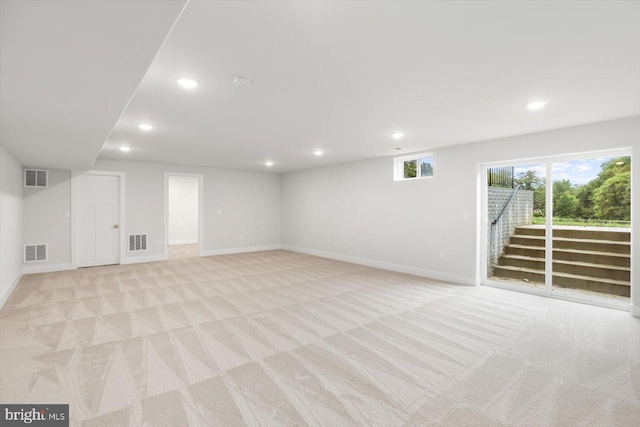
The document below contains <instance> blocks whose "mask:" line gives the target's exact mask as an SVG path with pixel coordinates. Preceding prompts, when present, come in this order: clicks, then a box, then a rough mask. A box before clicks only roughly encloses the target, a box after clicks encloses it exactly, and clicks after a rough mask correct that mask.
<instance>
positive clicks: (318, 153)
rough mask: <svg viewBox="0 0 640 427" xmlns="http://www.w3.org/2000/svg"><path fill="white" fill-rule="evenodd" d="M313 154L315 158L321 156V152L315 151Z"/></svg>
mask: <svg viewBox="0 0 640 427" xmlns="http://www.w3.org/2000/svg"><path fill="white" fill-rule="evenodd" d="M313 154H314V155H316V156H322V150H316V151H314V152H313Z"/></svg>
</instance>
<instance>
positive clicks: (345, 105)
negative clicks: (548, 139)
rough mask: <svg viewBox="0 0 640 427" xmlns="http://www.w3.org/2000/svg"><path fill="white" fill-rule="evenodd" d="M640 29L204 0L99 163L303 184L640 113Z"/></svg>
mask: <svg viewBox="0 0 640 427" xmlns="http://www.w3.org/2000/svg"><path fill="white" fill-rule="evenodd" d="M639 22H640V3H638V2H590V1H583V2H577V1H568V2H559V1H555V2H538V1H532V2H525V1H516V2H505V1H496V2H477V1H471V2H452V1H446V2H436V1H425V2H399V1H393V2H373V1H370V2H330V1H323V2H242V1H238V2H191V3H190V4H189V5H188V6H187V8H186V10H185V12H184V14H183V15H182V17H181V18H180V20H179V22H178V24H177V25H176V27H175V28H174V30H173V31H172V33H171V35H170V37H169V39H168V41H167V43H166V44H165V45H164V47H163V48H162V50H161V52H160V54H159V55H158V57H157V58H156V60H155V61H154V63H153V64H152V66H151V67H150V69H149V72H148V74H147V76H146V77H145V79H144V81H143V83H142V85H141V87H140V89H139V90H138V92H137V93H136V95H135V96H134V98H133V100H132V102H131V104H130V105H129V106H128V108H127V110H126V111H125V114H124V115H123V116H122V118H121V119H120V120H119V121H118V123H117V124H116V126H115V128H114V131H113V133H112V135H111V137H110V138H109V140H108V142H107V144H106V145H105V147H104V148H103V151H102V153H101V157H106V158H118V159H135V160H144V161H152V162H169V163H174V164H188V165H202V166H221V167H229V168H241V169H257V170H261V169H268V170H274V171H290V170H296V169H301V168H306V167H314V166H318V165H324V164H330V163H338V162H346V161H351V160H357V159H363V158H369V157H376V156H385V155H390V154H395V153H396V152H394V151H393V150H392V148H393V147H397V146H402V147H405V148H406V151H407V152H408V151H415V150H420V149H429V148H435V147H441V146H446V145H453V144H460V143H466V142H474V141H481V140H486V139H491V138H498V137H504V136H510V135H516V134H525V133H531V132H537V131H543V130H548V129H554V128H561V127H567V126H573V125H578V124H583V123H589V122H596V121H603V120H608V119H614V118H620V117H628V116H633V115H638V114H640V25H639ZM237 73H242V74H247V75H249V76H251V77H252V78H253V84H252V85H251V86H250V87H247V88H243V87H238V86H234V84H233V82H232V76H233V75H234V74H237ZM184 74H186V75H190V76H194V77H196V78H197V79H199V80H200V81H201V82H202V84H201V86H200V87H199V88H198V89H197V90H194V91H189V92H187V91H185V90H183V89H181V88H180V87H179V86H177V85H176V83H175V81H174V80H175V77H176V76H180V75H184ZM539 97H544V98H548V99H549V100H550V101H551V102H550V103H549V105H548V107H547V108H546V109H545V110H543V111H540V112H536V113H531V112H530V111H528V110H526V109H525V108H524V104H525V103H526V102H527V101H528V100H531V99H533V98H539ZM140 122H149V123H152V124H153V125H154V126H155V129H154V130H153V131H151V132H147V133H145V132H141V131H140V130H139V129H138V128H137V125H138V124H139V123H140ZM396 129H399V130H402V131H404V133H405V134H406V137H405V138H404V139H403V140H402V141H401V142H397V141H394V140H393V139H392V138H390V136H389V135H390V133H391V132H393V131H394V130H396ZM121 145H128V146H130V147H131V151H130V152H129V153H122V152H120V151H119V149H118V147H119V146H121ZM315 149H322V150H323V151H324V152H325V154H324V155H323V156H322V157H321V158H316V157H315V156H314V155H313V154H312V152H313V151H314V150H315ZM267 159H269V160H272V161H273V162H274V163H275V164H274V166H273V167H272V168H270V169H269V168H266V167H265V166H264V162H265V160H267Z"/></svg>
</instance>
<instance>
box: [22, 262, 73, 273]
mask: <svg viewBox="0 0 640 427" xmlns="http://www.w3.org/2000/svg"><path fill="white" fill-rule="evenodd" d="M73 269H74V268H73V266H72V265H71V263H70V262H65V263H62V264H40V265H24V266H23V267H22V273H23V274H35V273H54V272H56V271H67V270H73Z"/></svg>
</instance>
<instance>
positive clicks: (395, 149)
mask: <svg viewBox="0 0 640 427" xmlns="http://www.w3.org/2000/svg"><path fill="white" fill-rule="evenodd" d="M393 150H394V151H404V147H396V148H394V149H393Z"/></svg>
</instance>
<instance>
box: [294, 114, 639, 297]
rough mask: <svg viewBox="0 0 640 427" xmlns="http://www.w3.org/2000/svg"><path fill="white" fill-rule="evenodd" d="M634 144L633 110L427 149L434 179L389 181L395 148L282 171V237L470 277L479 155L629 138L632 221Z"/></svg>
mask: <svg viewBox="0 0 640 427" xmlns="http://www.w3.org/2000/svg"><path fill="white" fill-rule="evenodd" d="M639 144H640V117H634V118H629V119H622V120H615V121H610V122H604V123H597V124H591V125H585V126H579V127H574V128H567V129H562V130H555V131H550V132H543V133H537V134H531V135H526V136H519V137H512V138H504V139H500V140H494V141H486V142H480V143H474V144H467V145H459V146H455V147H449V148H441V149H436V150H429V151H433V153H434V157H435V159H434V163H435V166H434V169H435V175H434V177H433V178H432V179H424V180H415V181H398V182H396V181H393V158H392V157H388V158H379V159H373V160H366V161H360V162H354V163H346V164H341V165H336V166H329V167H324V168H319V169H312V170H306V171H298V172H291V173H286V174H284V175H283V178H282V199H283V203H282V225H283V230H282V240H283V245H285V248H286V247H290V248H295V249H297V250H303V251H307V252H314V253H324V254H328V255H330V256H334V257H336V256H337V257H340V258H342V259H350V260H353V261H359V262H365V263H370V264H371V263H375V264H377V265H386V266H387V267H390V268H398V269H402V270H404V271H410V272H414V273H417V274H425V275H430V276H433V277H438V278H442V279H448V280H454V281H457V282H460V283H469V284H471V283H476V282H477V280H478V279H479V278H478V277H477V274H476V273H477V269H476V265H477V260H476V257H477V256H478V251H479V249H478V248H477V240H476V238H477V235H478V227H479V223H480V221H479V219H478V179H477V178H478V165H479V164H480V163H486V162H496V161H504V160H514V159H525V158H533V157H540V156H552V155H562V154H568V153H578V152H587V151H596V150H604V149H614V148H622V147H633V150H634V151H633V154H634V156H633V170H634V173H633V176H634V178H633V179H634V182H633V204H634V210H633V221H634V224H635V226H636V230H637V228H638V226H640V214H639V212H638V211H640V209H638V208H637V206H638V202H637V201H638V200H640V183H639V182H638V177H639V176H640V148H639ZM467 214H468V219H465V218H467ZM639 234H640V233H638V232H634V233H633V241H634V247H635V249H636V250H635V252H634V255H633V258H632V259H633V262H634V264H635V268H634V272H633V274H634V276H633V286H634V290H633V301H634V306H637V307H640V267H638V262H637V252H638V250H640V249H639V248H640V239H639V237H638V235H639ZM440 252H444V254H445V258H444V259H440V257H439V254H440Z"/></svg>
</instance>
